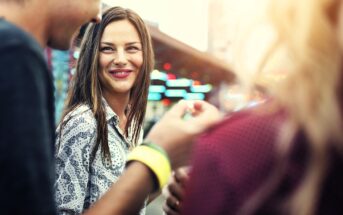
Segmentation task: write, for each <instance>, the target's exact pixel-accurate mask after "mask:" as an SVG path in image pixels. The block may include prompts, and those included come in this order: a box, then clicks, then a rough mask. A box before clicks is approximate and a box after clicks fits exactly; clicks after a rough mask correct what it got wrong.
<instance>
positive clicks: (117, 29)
mask: <svg viewBox="0 0 343 215" xmlns="http://www.w3.org/2000/svg"><path fill="white" fill-rule="evenodd" d="M142 64H143V53H142V43H141V40H140V38H139V35H138V32H137V30H136V29H135V27H134V26H133V25H132V24H131V23H130V22H129V21H128V20H120V21H114V22H112V23H110V24H109V25H107V26H106V28H105V30H104V33H103V35H102V38H101V41H100V54H99V65H100V71H99V79H100V83H101V86H102V90H103V94H104V96H105V97H109V96H113V95H118V94H120V95H125V96H129V93H130V91H131V89H132V87H133V85H134V83H135V81H136V78H137V76H138V73H139V72H140V69H141V66H142Z"/></svg>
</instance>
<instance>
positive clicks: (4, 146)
mask: <svg viewBox="0 0 343 215" xmlns="http://www.w3.org/2000/svg"><path fill="white" fill-rule="evenodd" d="M18 50H19V51H18ZM46 72H47V69H46V66H45V64H44V60H43V58H41V59H40V58H39V56H38V55H37V53H35V52H33V51H32V50H30V49H29V48H28V47H25V46H23V45H21V46H8V47H7V48H6V49H5V50H4V49H2V50H1V53H0V98H1V99H0V103H1V105H0V169H1V172H2V173H1V175H2V176H1V179H0V193H1V197H0V208H1V213H3V214H37V215H39V214H55V204H54V199H53V174H52V173H53V152H52V150H53V144H52V137H51V135H52V133H51V130H50V128H51V124H50V120H49V113H52V110H49V107H48V105H47V102H46V101H47V99H48V98H47V96H49V95H48V94H47V93H46V92H47V89H46V81H48V80H47V79H46V78H44V77H46V76H47V75H46V74H45V73H46Z"/></svg>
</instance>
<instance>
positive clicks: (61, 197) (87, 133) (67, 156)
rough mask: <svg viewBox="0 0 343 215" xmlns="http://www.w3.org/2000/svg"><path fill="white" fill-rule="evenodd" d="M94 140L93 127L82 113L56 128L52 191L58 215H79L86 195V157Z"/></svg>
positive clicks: (87, 166) (87, 169) (87, 165)
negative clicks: (54, 195) (54, 169)
mask: <svg viewBox="0 0 343 215" xmlns="http://www.w3.org/2000/svg"><path fill="white" fill-rule="evenodd" d="M66 118H68V117H66ZM67 120H69V119H67ZM60 132H62V133H60ZM95 141H96V125H95V124H94V123H92V122H89V120H87V119H86V118H84V117H83V116H82V114H81V115H76V116H73V117H72V118H71V119H70V120H69V121H68V122H67V124H66V125H65V126H64V127H63V128H62V131H60V127H59V128H58V129H57V138H56V156H55V158H56V184H55V189H56V204H57V210H58V214H81V213H82V211H83V208H84V203H85V199H86V198H87V195H88V189H89V187H88V186H89V184H88V183H89V177H90V172H89V171H90V154H91V150H92V149H93V146H94V144H95Z"/></svg>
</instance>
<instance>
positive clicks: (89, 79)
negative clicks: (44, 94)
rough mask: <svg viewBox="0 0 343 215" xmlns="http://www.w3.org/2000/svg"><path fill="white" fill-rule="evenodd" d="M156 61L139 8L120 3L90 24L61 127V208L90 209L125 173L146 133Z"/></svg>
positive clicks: (58, 167) (72, 211) (61, 210)
mask: <svg viewBox="0 0 343 215" xmlns="http://www.w3.org/2000/svg"><path fill="white" fill-rule="evenodd" d="M153 64H154V56H153V49H152V44H151V38H150V35H149V33H148V31H147V28H146V26H145V24H144V22H143V21H142V19H141V18H140V17H139V16H138V15H137V14H136V13H135V12H133V11H131V10H128V9H123V8H121V7H113V8H110V9H108V10H107V11H106V12H105V13H104V14H103V17H102V20H101V22H100V23H98V24H91V25H90V26H89V27H88V29H87V31H86V33H85V36H84V39H83V41H82V45H81V50H80V57H79V59H78V62H77V67H76V73H75V76H74V77H73V81H72V83H71V87H70V89H69V93H68V99H67V101H66V107H65V110H64V113H63V117H62V121H61V123H60V125H59V126H58V128H57V139H56V154H55V158H56V173H57V179H56V184H55V188H56V202H57V207H58V212H59V213H60V214H80V213H82V212H83V211H84V210H85V209H87V208H89V207H90V206H91V205H92V204H93V203H94V202H95V201H97V200H98V199H99V198H100V197H101V196H102V195H103V194H104V193H105V192H106V191H107V190H108V188H109V187H110V186H111V184H112V183H113V182H115V181H116V180H117V179H118V177H119V176H120V175H121V173H122V171H123V170H124V165H125V162H126V156H127V153H128V152H129V151H130V150H131V149H132V148H133V147H135V146H137V145H138V144H140V142H141V140H142V136H143V133H142V132H143V131H142V123H143V119H144V115H145V110H146V104H147V95H148V88H149V82H150V72H151V71H152V69H153ZM144 213H145V210H144V209H143V210H142V211H141V214H144Z"/></svg>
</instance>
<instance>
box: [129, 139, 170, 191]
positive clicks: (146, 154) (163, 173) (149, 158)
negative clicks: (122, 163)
mask: <svg viewBox="0 0 343 215" xmlns="http://www.w3.org/2000/svg"><path fill="white" fill-rule="evenodd" d="M152 145H153V146H154V147H152ZM155 146H157V145H155V144H152V143H149V144H142V145H140V146H137V147H136V148H134V149H133V151H132V152H130V153H129V155H128V158H127V162H130V161H133V160H135V161H139V162H141V163H143V164H145V165H146V166H147V167H148V168H149V169H150V170H151V171H152V173H154V175H155V176H156V179H157V182H158V188H160V189H162V188H163V186H164V185H166V184H167V182H168V179H169V176H170V174H171V166H170V162H169V159H168V157H167V156H166V153H165V152H164V150H163V149H162V148H159V146H157V147H155ZM157 148H158V149H157ZM160 150H162V151H160ZM163 152H164V153H163Z"/></svg>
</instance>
